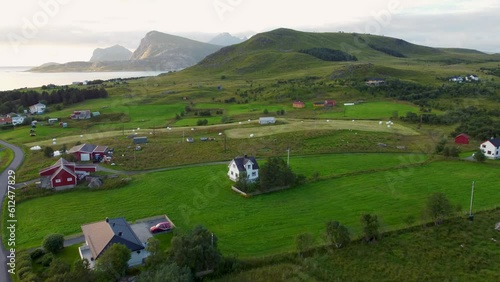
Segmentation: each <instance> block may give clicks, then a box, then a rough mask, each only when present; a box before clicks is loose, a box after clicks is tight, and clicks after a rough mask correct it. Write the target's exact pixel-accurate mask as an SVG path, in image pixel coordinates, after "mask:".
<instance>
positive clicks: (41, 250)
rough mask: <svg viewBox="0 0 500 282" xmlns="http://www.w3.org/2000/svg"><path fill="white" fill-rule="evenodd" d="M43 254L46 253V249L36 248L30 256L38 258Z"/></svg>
mask: <svg viewBox="0 0 500 282" xmlns="http://www.w3.org/2000/svg"><path fill="white" fill-rule="evenodd" d="M43 255H45V251H44V250H43V249H36V250H34V251H33V252H32V253H31V254H30V257H31V260H36V259H38V258H40V257H42V256H43Z"/></svg>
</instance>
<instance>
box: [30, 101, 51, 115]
mask: <svg viewBox="0 0 500 282" xmlns="http://www.w3.org/2000/svg"><path fill="white" fill-rule="evenodd" d="M46 108H47V106H45V104H42V103H38V104H34V105H31V106H30V113H31V114H32V115H41V114H43V113H44V112H45V109H46Z"/></svg>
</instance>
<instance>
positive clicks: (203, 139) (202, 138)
mask: <svg viewBox="0 0 500 282" xmlns="http://www.w3.org/2000/svg"><path fill="white" fill-rule="evenodd" d="M207 140H208V138H207V137H201V138H200V141H207Z"/></svg>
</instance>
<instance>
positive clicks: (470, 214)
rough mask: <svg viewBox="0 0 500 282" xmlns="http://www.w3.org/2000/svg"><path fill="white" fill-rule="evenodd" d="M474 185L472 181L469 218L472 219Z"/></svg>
mask: <svg viewBox="0 0 500 282" xmlns="http://www.w3.org/2000/svg"><path fill="white" fill-rule="evenodd" d="M474 185H475V182H474V181H472V191H471V194H470V209H469V220H474V215H473V214H472V203H473V201H474Z"/></svg>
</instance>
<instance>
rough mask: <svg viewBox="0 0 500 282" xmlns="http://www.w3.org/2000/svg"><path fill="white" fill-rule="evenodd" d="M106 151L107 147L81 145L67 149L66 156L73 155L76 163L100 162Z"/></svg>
mask: <svg viewBox="0 0 500 282" xmlns="http://www.w3.org/2000/svg"><path fill="white" fill-rule="evenodd" d="M107 151H108V146H96V145H91V144H82V145H78V146H74V147H73V148H71V149H69V151H68V154H73V155H75V157H76V159H77V160H78V161H82V162H85V161H90V160H100V159H102V158H104V156H105V155H106V153H107Z"/></svg>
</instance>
